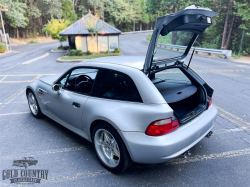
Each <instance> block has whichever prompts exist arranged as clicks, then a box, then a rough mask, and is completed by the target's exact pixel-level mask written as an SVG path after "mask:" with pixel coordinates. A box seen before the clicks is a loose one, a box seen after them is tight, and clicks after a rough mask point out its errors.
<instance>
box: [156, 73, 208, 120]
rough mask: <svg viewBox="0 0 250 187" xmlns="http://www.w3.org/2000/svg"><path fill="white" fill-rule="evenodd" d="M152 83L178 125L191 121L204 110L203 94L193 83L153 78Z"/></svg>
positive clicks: (199, 86) (199, 87)
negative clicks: (177, 121) (173, 114)
mask: <svg viewBox="0 0 250 187" xmlns="http://www.w3.org/2000/svg"><path fill="white" fill-rule="evenodd" d="M181 73H182V72H181ZM172 76H173V75H172ZM152 82H153V83H154V84H155V86H156V88H157V89H158V90H159V92H160V93H161V94H162V96H163V97H164V99H165V101H166V102H167V103H168V105H169V106H170V107H171V108H172V109H173V110H174V112H175V115H176V117H177V118H178V120H179V122H180V123H186V122H187V121H189V120H191V119H193V118H194V117H196V116H197V115H199V114H200V113H201V112H203V111H204V109H205V108H206V106H205V103H206V102H205V93H204V91H203V89H202V86H201V85H199V84H198V83H196V82H195V81H191V80H190V79H187V80H185V81H176V80H173V79H165V80H163V79H162V78H155V77H154V79H152Z"/></svg>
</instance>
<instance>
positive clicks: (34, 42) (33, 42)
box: [28, 40, 38, 44]
mask: <svg viewBox="0 0 250 187" xmlns="http://www.w3.org/2000/svg"><path fill="white" fill-rule="evenodd" d="M37 43H38V42H37V41H34V40H31V41H29V42H28V44H37Z"/></svg>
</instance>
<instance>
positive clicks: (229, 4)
mask: <svg viewBox="0 0 250 187" xmlns="http://www.w3.org/2000/svg"><path fill="white" fill-rule="evenodd" d="M232 5H233V0H228V6H227V14H226V19H225V24H224V30H223V34H222V41H221V49H224V48H225V43H226V36H227V27H228V18H229V12H230V10H231V7H232Z"/></svg>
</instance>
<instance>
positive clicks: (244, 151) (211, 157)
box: [18, 149, 250, 183]
mask: <svg viewBox="0 0 250 187" xmlns="http://www.w3.org/2000/svg"><path fill="white" fill-rule="evenodd" d="M249 154H250V149H242V150H238V151H228V152H222V153H217V154H210V155H202V156H199V155H198V156H195V157H188V158H176V159H173V160H171V161H169V162H166V163H164V164H162V165H153V164H152V165H143V166H135V167H134V168H135V169H136V168H145V167H159V166H165V165H178V164H185V163H193V162H201V161H209V160H214V159H221V158H231V157H236V156H242V155H249ZM18 156H19V155H18ZM18 158H19V157H18ZM103 174H111V173H110V172H108V171H107V170H98V171H96V172H84V173H77V174H76V175H75V176H72V177H70V176H67V177H62V178H53V179H50V180H47V181H44V182H46V183H47V182H62V181H64V180H76V179H77V178H78V177H80V176H89V177H90V176H92V177H93V176H96V175H103Z"/></svg>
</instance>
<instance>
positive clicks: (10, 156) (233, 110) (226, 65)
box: [0, 33, 250, 186]
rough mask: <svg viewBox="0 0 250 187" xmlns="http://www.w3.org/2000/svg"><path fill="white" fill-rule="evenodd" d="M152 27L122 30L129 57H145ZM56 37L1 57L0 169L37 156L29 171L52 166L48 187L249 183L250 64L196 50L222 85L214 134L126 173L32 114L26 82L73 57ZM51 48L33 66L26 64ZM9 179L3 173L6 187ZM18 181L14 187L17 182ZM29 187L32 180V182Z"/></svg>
mask: <svg viewBox="0 0 250 187" xmlns="http://www.w3.org/2000/svg"><path fill="white" fill-rule="evenodd" d="M146 36H147V33H143V34H129V35H121V36H120V48H121V53H122V54H123V55H125V56H131V55H132V56H142V55H144V56H145V55H146V52H147V47H148V46H147V45H146V44H145V43H144V42H143V39H144V38H145V37H146ZM58 45H59V43H57V42H52V43H42V44H28V45H22V46H16V47H13V48H12V49H13V52H12V53H8V54H4V55H0V127H1V131H0V145H1V146H0V170H1V171H0V172H1V175H2V173H3V170H12V169H16V168H17V167H16V166H12V164H13V160H18V159H19V160H20V159H22V158H23V157H27V156H32V157H33V158H34V159H36V160H38V164H37V165H36V166H35V165H32V166H29V167H28V169H41V170H48V178H47V180H42V181H41V184H37V186H38V185H41V186H249V183H250V107H249V106H250V63H249V64H247V63H238V62H232V61H230V60H226V59H221V58H215V57H208V56H202V55H194V57H193V60H192V63H191V65H190V67H191V68H192V69H194V70H195V71H196V72H197V73H199V74H200V75H201V77H202V78H203V79H204V80H206V82H208V83H209V84H210V86H212V87H213V88H214V90H215V92H214V95H213V104H214V106H215V107H216V108H217V109H218V111H219V115H218V117H217V121H216V124H215V127H214V129H213V135H212V136H211V137H210V138H204V139H203V140H202V141H200V142H199V143H198V144H197V145H195V146H194V147H193V148H192V149H191V156H188V157H187V158H185V157H179V158H176V159H173V160H171V161H169V162H167V163H164V164H158V165H141V164H135V165H133V166H132V167H131V168H129V169H128V170H126V171H124V172H123V173H121V174H119V175H114V174H112V173H110V172H108V171H107V170H105V169H104V168H103V167H102V166H101V165H100V163H99V161H98V159H97V156H96V155H95V151H94V148H93V146H92V144H91V143H89V142H88V141H86V140H84V139H83V138H81V137H80V136H78V135H76V134H74V133H73V132H71V131H69V130H67V129H66V128H64V127H62V126H60V125H59V124H57V123H56V122H54V121H52V120H51V119H49V118H47V117H45V118H43V119H36V118H34V117H32V115H31V114H30V112H29V108H28V105H27V100H26V96H25V88H26V86H27V85H28V84H29V83H30V82H33V81H35V80H38V79H39V78H41V77H43V76H46V75H52V74H57V73H62V72H64V71H66V70H67V69H68V68H69V67H71V66H72V63H58V62H56V59H57V58H59V57H60V56H61V55H63V53H51V52H50V50H51V49H52V48H55V47H57V46H58ZM46 53H49V56H48V57H45V58H43V59H40V60H38V61H36V62H33V63H31V64H27V65H23V63H24V62H26V61H28V60H31V59H34V58H37V57H39V56H42V55H44V54H46ZM9 185H10V180H8V179H5V180H2V178H0V186H9ZM13 186H15V185H13ZM29 186H30V185H29Z"/></svg>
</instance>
